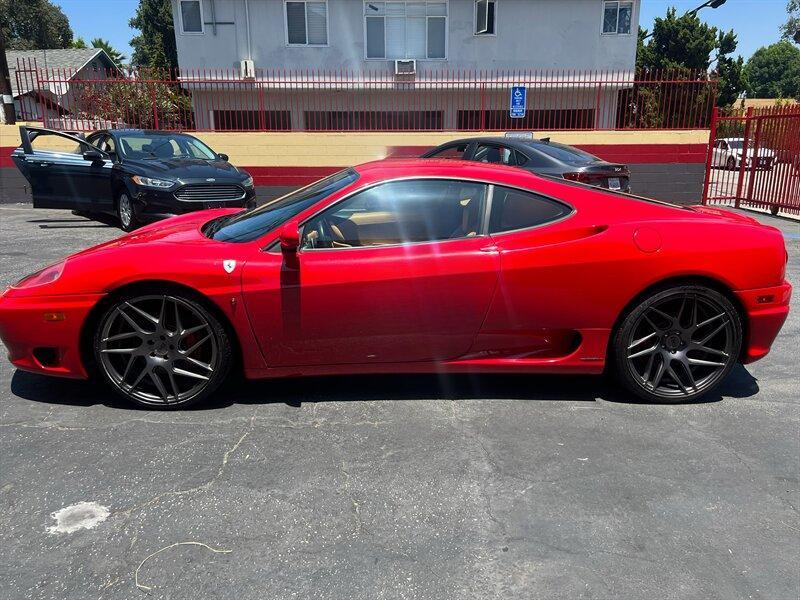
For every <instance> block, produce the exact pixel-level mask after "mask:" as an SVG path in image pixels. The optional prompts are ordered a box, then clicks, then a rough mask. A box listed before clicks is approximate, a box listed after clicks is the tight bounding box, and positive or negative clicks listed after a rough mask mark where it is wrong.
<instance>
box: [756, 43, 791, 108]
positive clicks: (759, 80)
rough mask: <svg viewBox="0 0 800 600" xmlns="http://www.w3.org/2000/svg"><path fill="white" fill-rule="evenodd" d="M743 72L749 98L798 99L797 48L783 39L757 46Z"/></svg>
mask: <svg viewBox="0 0 800 600" xmlns="http://www.w3.org/2000/svg"><path fill="white" fill-rule="evenodd" d="M744 75H745V78H746V80H747V91H748V95H749V96H750V97H751V98H797V99H800V48H798V47H797V46H795V45H794V44H792V43H791V42H788V41H786V40H782V41H780V42H777V43H775V44H772V45H770V46H764V47H762V48H759V49H758V50H756V51H755V53H754V54H753V56H751V57H750V60H748V61H747V65H746V66H745V68H744Z"/></svg>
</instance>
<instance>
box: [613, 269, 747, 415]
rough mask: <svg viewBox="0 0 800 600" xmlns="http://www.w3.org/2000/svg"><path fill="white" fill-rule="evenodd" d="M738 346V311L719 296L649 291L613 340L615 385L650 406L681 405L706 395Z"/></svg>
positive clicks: (697, 289) (691, 290)
mask: <svg viewBox="0 0 800 600" xmlns="http://www.w3.org/2000/svg"><path fill="white" fill-rule="evenodd" d="M741 346H742V323H741V319H740V317H739V313H738V311H737V310H736V308H735V307H734V306H733V304H732V303H731V302H730V300H728V298H726V297H725V296H724V295H722V294H720V293H719V292H717V291H716V290H713V289H710V288H707V287H703V286H696V285H686V286H678V287H672V288H669V289H665V290H662V291H659V292H656V293H653V294H652V295H650V296H649V297H647V298H646V299H644V300H643V301H642V302H641V303H640V304H639V305H638V306H636V307H635V308H634V309H633V310H632V311H631V312H630V313H629V314H628V315H627V317H626V318H625V319H624V320H623V322H622V325H621V326H620V327H619V329H618V331H617V333H616V335H615V337H614V346H613V351H614V366H615V368H616V372H617V375H618V377H619V379H620V381H621V383H622V384H623V385H624V386H625V387H626V388H627V389H629V390H630V391H632V392H633V393H634V394H636V395H637V396H639V397H640V398H642V399H644V400H647V401H650V402H685V401H690V400H694V399H696V398H699V397H700V396H703V395H704V394H707V393H709V392H711V391H712V390H713V389H714V388H715V387H717V386H718V385H719V383H720V382H721V381H722V380H723V379H724V378H725V377H726V376H727V375H728V373H730V371H731V369H732V368H733V366H734V365H735V364H736V362H737V360H738V357H739V352H740V349H741Z"/></svg>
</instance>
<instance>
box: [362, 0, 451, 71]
mask: <svg viewBox="0 0 800 600" xmlns="http://www.w3.org/2000/svg"><path fill="white" fill-rule="evenodd" d="M364 32H365V35H366V38H367V39H366V44H365V45H366V57H367V58H385V59H403V58H432V59H437V58H438V59H443V58H447V2H404V1H394V2H370V1H368V0H367V1H365V2H364Z"/></svg>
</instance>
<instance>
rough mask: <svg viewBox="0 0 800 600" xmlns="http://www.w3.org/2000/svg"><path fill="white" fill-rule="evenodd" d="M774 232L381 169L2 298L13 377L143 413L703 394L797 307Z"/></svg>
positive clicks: (689, 210)
mask: <svg viewBox="0 0 800 600" xmlns="http://www.w3.org/2000/svg"><path fill="white" fill-rule="evenodd" d="M786 261H787V253H786V249H785V246H784V242H783V237H782V235H781V233H780V232H779V231H778V230H777V229H774V228H772V227H768V226H764V225H760V224H759V223H758V222H756V221H755V220H753V219H751V218H748V217H746V216H741V215H738V214H734V213H730V212H726V211H724V210H717V209H712V208H703V207H699V206H694V207H679V206H673V205H669V204H665V203H662V202H656V201H652V200H646V199H642V198H637V197H634V196H629V195H623V194H619V193H615V192H610V191H606V190H600V189H596V188H591V187H588V186H584V185H582V184H578V183H571V182H565V181H563V180H555V179H553V180H550V179H546V178H543V177H540V176H537V175H533V174H531V173H528V172H525V171H522V170H520V169H514V168H511V167H501V166H496V165H484V164H480V163H474V162H460V161H438V160H431V159H427V160H420V159H413V160H412V159H410V160H390V161H380V162H374V163H369V164H365V165H361V166H359V167H356V168H353V169H346V170H343V171H341V172H339V173H336V174H335V175H332V176H330V177H328V178H326V179H323V180H321V181H318V182H317V183H314V184H312V185H310V186H308V187H306V188H303V189H301V190H299V191H296V192H292V193H290V194H289V195H287V196H284V197H283V198H280V199H278V200H275V201H274V202H271V203H269V204H266V205H264V206H262V207H260V208H257V209H254V210H248V211H236V210H230V209H226V210H216V211H205V212H199V213H191V214H188V215H183V216H179V217H175V218H172V219H169V220H167V221H163V222H161V223H157V224H153V225H150V226H148V227H145V228H143V229H140V230H139V231H137V232H135V233H132V234H129V235H125V236H123V237H121V238H119V239H116V240H114V241H111V242H108V243H105V244H101V245H99V246H96V247H94V248H91V249H89V250H85V251H83V252H79V253H78V254H75V255H73V256H70V257H69V258H67V259H65V260H64V261H62V262H60V263H58V264H55V265H52V266H50V267H47V268H45V269H43V270H41V271H39V272H38V273H35V274H33V275H30V276H28V277H26V278H24V279H23V280H22V281H20V282H19V283H17V284H16V285H14V286H12V287H11V288H9V289H8V290H7V291H6V292H5V293H4V294H3V295H2V297H0V337H2V339H3V341H4V342H5V344H6V346H7V347H8V348H9V350H10V359H11V361H12V362H13V364H14V365H16V366H17V367H18V368H20V369H26V370H31V371H35V372H39V373H45V374H50V375H59V376H65V377H76V378H86V377H89V376H95V377H98V378H100V379H103V380H105V382H106V383H108V384H109V385H110V386H111V387H112V388H113V389H114V390H116V391H117V392H118V393H120V394H121V395H122V396H124V397H125V398H127V399H129V400H132V401H133V402H137V403H139V404H143V405H148V406H155V407H174V406H187V405H189V404H191V403H194V402H198V401H200V400H202V399H204V398H207V397H208V396H209V395H210V394H212V393H213V392H214V390H215V389H217V387H218V386H219V385H220V384H221V383H222V381H223V380H224V379H225V377H226V376H227V375H228V373H229V372H230V371H231V370H232V369H234V368H235V369H241V370H242V371H243V372H244V375H245V376H246V377H248V378H268V377H283V376H297V375H318V374H344V373H386V372H392V373H400V372H404V373H405V372H415V373H418V372H435V373H442V372H447V373H462V372H481V373H490V372H491V373H576V374H579V373H590V374H591V373H601V372H603V371H604V370H609V371H611V372H613V373H615V374H616V376H617V377H618V378H619V380H620V382H621V383H622V384H623V385H624V386H625V387H626V388H627V389H629V390H630V391H631V392H633V393H634V394H636V395H638V396H640V397H641V398H644V399H647V400H650V401H667V402H674V401H681V400H691V399H694V398H696V397H698V396H700V395H702V394H705V393H708V392H709V391H711V390H712V389H713V388H714V387H716V386H717V385H718V384H719V383H720V381H721V380H722V379H723V378H724V377H725V376H726V375H727V374H728V372H729V371H730V370H731V368H732V367H733V366H734V364H735V363H736V362H737V361H741V362H745V363H747V362H752V361H754V360H757V359H759V358H762V357H763V356H764V355H766V354H767V352H769V349H770V345H771V344H772V342H773V340H774V339H775V336H776V335H777V334H778V331H779V330H780V328H781V326H782V324H783V322H784V320H785V318H786V315H787V313H788V311H789V297H790V295H791V286H790V285H789V283H788V282H787V281H786V280H785V269H786Z"/></svg>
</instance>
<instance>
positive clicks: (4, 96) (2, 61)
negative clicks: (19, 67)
mask: <svg viewBox="0 0 800 600" xmlns="http://www.w3.org/2000/svg"><path fill="white" fill-rule="evenodd" d="M0 101H2V105H3V106H2V109H3V117H4V119H3V122H4V123H6V124H8V125H13V124H14V123H16V122H17V121H16V118H15V116H16V115H15V112H14V96H13V94H12V92H11V77H10V76H9V74H8V61H7V60H6V40H5V37H4V36H3V29H2V28H0Z"/></svg>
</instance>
